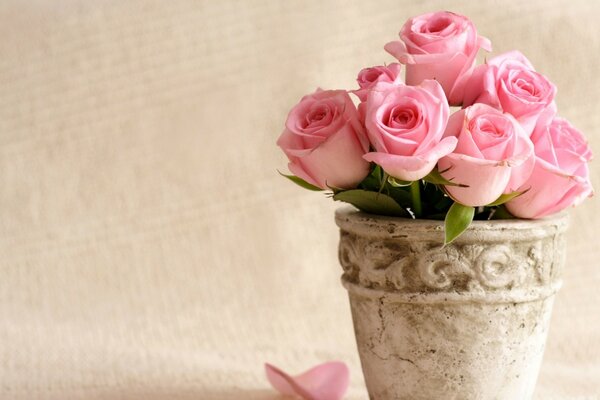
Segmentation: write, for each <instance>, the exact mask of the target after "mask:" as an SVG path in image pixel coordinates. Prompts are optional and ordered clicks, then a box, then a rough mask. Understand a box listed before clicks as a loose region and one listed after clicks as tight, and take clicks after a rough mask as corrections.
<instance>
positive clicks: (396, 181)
mask: <svg viewBox="0 0 600 400" xmlns="http://www.w3.org/2000/svg"><path fill="white" fill-rule="evenodd" d="M387 181H388V183H389V184H390V185H392V186H393V187H405V186H410V185H411V184H412V182H409V181H401V180H400V179H396V178H394V177H393V176H388V179H387Z"/></svg>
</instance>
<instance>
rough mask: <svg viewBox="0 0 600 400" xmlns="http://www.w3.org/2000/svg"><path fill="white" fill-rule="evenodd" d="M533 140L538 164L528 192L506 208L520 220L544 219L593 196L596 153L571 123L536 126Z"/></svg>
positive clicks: (559, 121) (558, 120)
mask: <svg viewBox="0 0 600 400" xmlns="http://www.w3.org/2000/svg"><path fill="white" fill-rule="evenodd" d="M531 139H532V141H533V143H534V147H535V155H536V162H535V168H534V169H533V173H532V174H531V177H530V178H529V179H528V180H527V182H525V183H524V184H523V185H522V187H521V188H520V190H527V192H525V193H524V194H522V195H521V196H519V197H516V198H515V199H514V200H511V201H510V202H508V203H507V204H506V208H507V209H508V210H509V211H510V212H511V213H512V214H513V215H515V216H516V217H519V218H541V217H544V216H546V215H550V214H554V213H556V212H559V211H561V210H563V209H565V208H567V207H569V206H572V205H578V204H580V203H581V202H582V201H583V200H585V199H586V198H587V197H589V196H591V195H592V193H593V189H592V184H591V182H590V177H589V169H588V162H589V161H590V160H591V159H592V152H591V150H590V148H589V146H588V144H587V142H586V140H585V138H584V136H583V134H582V133H581V132H580V131H578V130H577V129H576V128H575V127H573V125H571V124H570V123H569V122H568V121H567V120H565V119H562V118H558V117H555V118H554V119H553V120H552V122H551V123H550V124H549V125H548V124H540V125H538V126H536V129H535V130H534V132H533V134H532V135H531Z"/></svg>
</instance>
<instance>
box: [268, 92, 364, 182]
mask: <svg viewBox="0 0 600 400" xmlns="http://www.w3.org/2000/svg"><path fill="white" fill-rule="evenodd" d="M277 145H278V146H279V147H281V149H282V150H283V151H284V152H285V154H286V155H287V157H288V159H289V161H290V162H289V164H288V167H289V169H290V171H291V172H292V173H293V174H294V175H296V176H297V177H299V178H302V179H304V180H305V181H306V182H308V183H310V184H312V185H315V186H318V187H320V188H322V189H327V188H328V187H329V186H331V187H338V188H344V189H350V188H354V187H356V185H358V183H360V181H362V180H363V179H364V178H365V176H367V175H368V173H369V163H368V162H366V161H365V160H364V159H363V158H362V156H363V155H364V154H365V153H366V152H367V151H369V140H368V139H367V136H366V134H365V132H364V128H363V126H362V124H361V123H360V121H359V118H358V113H357V111H356V107H355V106H354V103H352V100H351V99H350V96H349V95H348V93H347V92H346V91H344V90H317V91H316V92H315V93H313V94H310V95H307V96H304V97H303V98H302V100H300V102H299V103H298V104H297V105H296V106H295V107H294V108H292V110H291V111H290V113H289V115H288V118H287V121H286V123H285V129H284V131H283V132H282V134H281V136H280V137H279V139H278V140H277Z"/></svg>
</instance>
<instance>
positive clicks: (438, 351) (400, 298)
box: [336, 208, 567, 400]
mask: <svg viewBox="0 0 600 400" xmlns="http://www.w3.org/2000/svg"><path fill="white" fill-rule="evenodd" d="M336 223H337V225H338V226H339V227H340V232H341V233H340V247H339V258H340V263H341V265H342V267H343V270H344V273H343V275H342V283H343V284H344V286H345V287H346V289H347V290H348V292H349V298H350V306H351V309H352V318H353V322H354V330H355V334H356V341H357V346H358V351H359V354H360V359H361V364H362V369H363V373H364V376H365V381H366V385H367V390H368V392H369V396H370V399H371V400H403V399H406V400H420V399H423V400H425V399H426V400H435V399H444V400H451V399H457V400H470V399H477V400H487V399H490V400H491V399H494V400H527V399H531V397H532V395H533V391H534V389H535V383H536V380H537V376H538V372H539V368H540V365H541V361H542V356H543V353H544V347H545V342H546V337H547V333H548V325H549V321H550V314H551V311H552V305H553V300H554V295H555V293H556V292H557V290H558V289H559V287H560V285H561V271H562V267H563V264H564V258H565V251H566V249H565V239H564V231H565V229H566V227H567V216H566V215H564V214H563V215H559V216H556V217H553V218H549V219H541V220H534V221H526V220H501V221H475V222H473V224H472V225H471V226H470V227H469V229H468V230H467V231H465V232H464V233H463V234H462V235H461V236H459V237H458V238H457V239H456V240H455V241H454V242H453V243H451V244H450V245H448V246H445V247H443V240H444V231H443V221H433V220H410V219H403V218H393V217H382V216H376V215H370V214H365V213H361V212H357V211H354V210H353V209H350V208H343V209H340V210H338V211H337V212H336Z"/></svg>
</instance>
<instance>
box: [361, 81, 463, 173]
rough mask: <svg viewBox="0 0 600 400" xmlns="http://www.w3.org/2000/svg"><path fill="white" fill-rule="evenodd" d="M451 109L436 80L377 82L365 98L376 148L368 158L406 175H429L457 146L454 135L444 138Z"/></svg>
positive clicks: (366, 121)
mask: <svg viewBox="0 0 600 400" xmlns="http://www.w3.org/2000/svg"><path fill="white" fill-rule="evenodd" d="M448 114H449V107H448V103H447V101H446V96H445V95H444V91H443V89H442V87H441V86H440V84H439V83H438V82H436V81H432V80H427V81H423V82H422V83H421V85H419V86H406V85H402V84H400V85H396V84H390V83H378V84H377V85H375V87H374V88H373V89H372V90H371V92H370V93H369V97H368V99H367V102H366V117H365V124H366V127H367V133H368V135H369V139H370V140H371V143H372V145H373V147H374V148H375V152H371V153H368V154H366V155H365V156H364V158H365V160H368V161H373V162H375V163H376V164H378V165H380V166H381V167H382V168H383V170H384V171H385V172H387V173H388V174H389V175H391V176H393V177H395V178H398V179H401V180H404V181H415V180H418V179H421V178H423V177H425V176H426V175H427V174H429V173H430V172H431V170H432V169H433V168H434V167H435V164H436V163H437V161H438V160H439V159H440V157H443V156H445V155H446V154H449V153H450V152H452V150H454V147H455V146H456V138H453V137H448V138H445V139H442V135H443V134H444V130H445V128H446V123H447V121H448Z"/></svg>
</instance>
